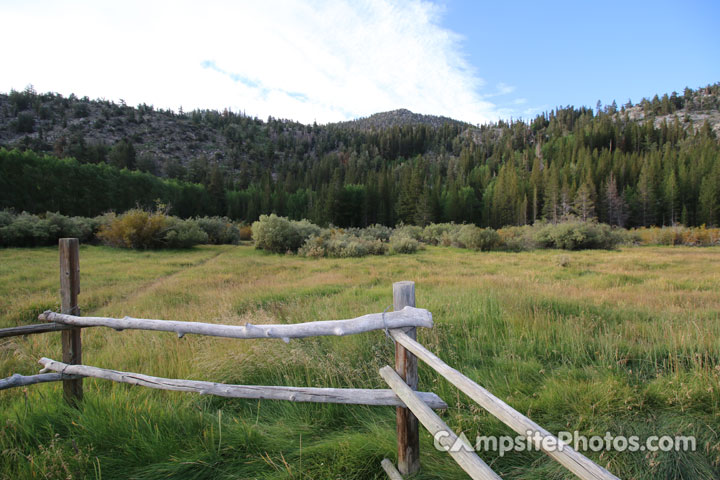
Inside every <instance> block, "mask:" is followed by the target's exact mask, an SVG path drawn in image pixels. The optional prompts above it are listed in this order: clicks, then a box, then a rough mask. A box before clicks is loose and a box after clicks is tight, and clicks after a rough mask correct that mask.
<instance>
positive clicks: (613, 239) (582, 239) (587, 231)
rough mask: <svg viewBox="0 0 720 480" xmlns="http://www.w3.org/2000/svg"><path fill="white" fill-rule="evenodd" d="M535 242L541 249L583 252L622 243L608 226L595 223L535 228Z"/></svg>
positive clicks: (563, 224) (618, 236)
mask: <svg viewBox="0 0 720 480" xmlns="http://www.w3.org/2000/svg"><path fill="white" fill-rule="evenodd" d="M535 232H536V233H535V240H536V241H537V243H538V245H539V246H540V247H541V248H561V249H565V250H583V249H591V248H600V249H613V248H615V247H617V246H618V245H619V244H620V243H622V241H623V236H622V235H621V234H620V233H619V232H615V231H613V229H612V227H610V225H606V224H604V223H595V222H582V221H571V222H564V223H558V224H546V225H541V226H539V227H536V231H535Z"/></svg>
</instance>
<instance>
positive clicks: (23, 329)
mask: <svg viewBox="0 0 720 480" xmlns="http://www.w3.org/2000/svg"><path fill="white" fill-rule="evenodd" d="M73 328H75V327H73V326H71V325H63V324H61V323H36V324H33V325H21V326H19V327H10V328H0V338H7V337H19V336H21V335H34V334H38V333H47V332H60V331H62V330H72V329H73Z"/></svg>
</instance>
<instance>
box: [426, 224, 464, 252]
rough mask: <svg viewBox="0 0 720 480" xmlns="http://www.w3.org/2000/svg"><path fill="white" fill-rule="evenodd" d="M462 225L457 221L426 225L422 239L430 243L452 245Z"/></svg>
mask: <svg viewBox="0 0 720 480" xmlns="http://www.w3.org/2000/svg"><path fill="white" fill-rule="evenodd" d="M461 228H462V225H456V224H455V223H431V224H430V225H428V226H426V227H425V228H424V229H423V232H422V241H423V242H425V243H427V244H428V245H444V246H446V247H448V246H450V245H451V244H452V243H454V242H453V239H457V234H458V232H459V231H460V229H461Z"/></svg>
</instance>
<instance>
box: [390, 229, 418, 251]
mask: <svg viewBox="0 0 720 480" xmlns="http://www.w3.org/2000/svg"><path fill="white" fill-rule="evenodd" d="M419 249H420V242H418V241H417V240H416V239H414V238H412V237H409V236H407V235H404V234H403V233H400V234H397V233H396V234H394V235H393V236H392V237H390V253H392V254H397V253H415V252H417V251H418V250H419Z"/></svg>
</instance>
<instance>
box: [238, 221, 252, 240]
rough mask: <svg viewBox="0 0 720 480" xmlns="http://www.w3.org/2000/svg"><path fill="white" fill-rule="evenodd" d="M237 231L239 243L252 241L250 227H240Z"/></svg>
mask: <svg viewBox="0 0 720 480" xmlns="http://www.w3.org/2000/svg"><path fill="white" fill-rule="evenodd" d="M238 230H239V233H240V240H241V241H248V240H252V227H251V226H250V225H241V226H240V228H239V229H238Z"/></svg>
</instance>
